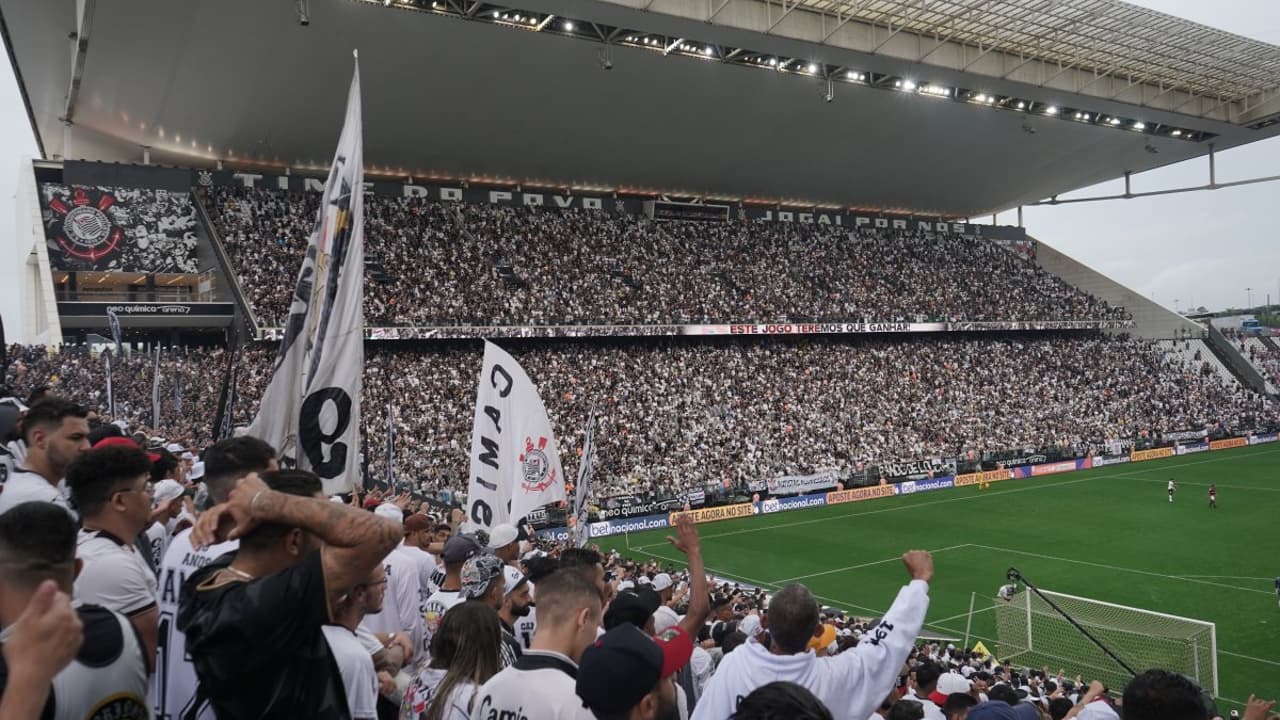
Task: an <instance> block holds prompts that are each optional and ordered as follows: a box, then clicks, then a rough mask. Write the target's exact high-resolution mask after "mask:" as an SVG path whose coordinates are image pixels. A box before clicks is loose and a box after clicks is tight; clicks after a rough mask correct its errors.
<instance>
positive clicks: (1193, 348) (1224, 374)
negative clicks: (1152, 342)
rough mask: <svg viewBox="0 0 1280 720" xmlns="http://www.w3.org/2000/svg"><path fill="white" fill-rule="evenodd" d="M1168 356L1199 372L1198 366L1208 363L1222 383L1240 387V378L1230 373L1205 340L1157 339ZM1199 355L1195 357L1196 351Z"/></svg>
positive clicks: (1231, 386)
mask: <svg viewBox="0 0 1280 720" xmlns="http://www.w3.org/2000/svg"><path fill="white" fill-rule="evenodd" d="M1156 344H1157V345H1159V346H1160V348H1161V349H1162V350H1164V351H1165V353H1166V354H1167V355H1168V356H1169V358H1170V359H1171V360H1173V361H1174V362H1177V363H1179V364H1180V365H1182V366H1183V367H1185V368H1187V369H1188V370H1190V371H1193V372H1200V368H1201V367H1202V366H1203V365H1204V363H1208V364H1209V367H1210V369H1212V370H1213V372H1214V374H1216V375H1217V376H1218V377H1219V378H1221V379H1222V382H1223V384H1225V385H1226V386H1227V387H1230V388H1238V387H1240V380H1239V379H1238V378H1236V376H1235V375H1233V374H1232V373H1231V371H1230V370H1229V369H1227V366H1226V365H1224V364H1223V363H1222V361H1221V360H1219V359H1218V356H1217V355H1215V354H1214V353H1213V351H1211V350H1210V349H1209V346H1208V345H1207V344H1206V343H1205V341H1203V340H1200V339H1198V338H1197V339H1189V340H1159V341H1157V343H1156ZM1197 352H1198V353H1199V355H1200V357H1199V358H1197V357H1196V353H1197Z"/></svg>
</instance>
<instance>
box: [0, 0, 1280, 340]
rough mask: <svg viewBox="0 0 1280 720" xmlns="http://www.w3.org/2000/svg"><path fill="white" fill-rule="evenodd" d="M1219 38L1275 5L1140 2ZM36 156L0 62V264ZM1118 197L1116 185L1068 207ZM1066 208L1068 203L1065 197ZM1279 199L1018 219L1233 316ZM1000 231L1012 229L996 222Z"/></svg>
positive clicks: (1195, 167)
mask: <svg viewBox="0 0 1280 720" xmlns="http://www.w3.org/2000/svg"><path fill="white" fill-rule="evenodd" d="M1137 4H1139V5H1144V6H1146V7H1150V8H1153V9H1155V10H1160V11H1162V12H1167V13H1171V14H1173V15H1177V16H1180V17H1184V18H1187V19H1189V20H1194V21H1196V22H1200V23H1204V24H1206V25H1211V26H1213V27H1217V28H1220V29H1223V30H1226V31H1228V32H1234V33H1238V34H1241V35H1247V36H1249V37H1253V38H1256V39H1258V40H1263V41H1265V42H1269V43H1273V44H1277V45H1280V12H1278V11H1277V8H1276V0H1221V1H1220V2H1212V3H1206V2H1204V1H1203V0H1138V3H1137ZM35 152H36V147H35V140H34V137H33V134H32V131H31V128H30V126H29V125H28V123H27V116H26V112H25V110H24V108H23V105H22V101H21V98H20V96H19V95H18V91H17V87H16V85H15V83H14V79H13V71H12V68H10V66H9V63H8V62H7V60H6V59H4V58H0V257H6V258H12V257H14V252H13V248H12V247H11V245H12V243H13V234H12V228H14V226H15V224H16V218H15V215H14V205H13V202H14V186H15V184H16V180H17V174H18V172H20V168H21V167H22V165H23V164H24V163H23V159H24V158H29V157H31V156H32V155H33V154H34V153H35ZM1278 172H1280V138H1273V139H1272V140H1270V141H1267V142H1262V143H1254V144H1252V145H1248V146H1246V147H1244V148H1239V149H1236V150H1231V151H1227V152H1224V153H1221V154H1220V155H1219V156H1218V180H1219V181H1221V182H1228V181H1231V180H1239V179H1245V178H1251V177H1262V176H1268V175H1275V174H1277V173H1278ZM1207 174H1208V170H1207V161H1205V160H1195V161H1190V162H1188V163H1183V164H1180V165H1174V166H1170V167H1167V168H1164V169H1161V170H1156V171H1152V172H1150V173H1146V174H1143V175H1138V176H1135V177H1134V179H1133V183H1134V189H1135V191H1145V190H1156V189H1162V188H1172V187H1181V186H1186V185H1199V184H1204V183H1205V182H1207V179H1206V178H1207ZM1116 192H1123V185H1122V183H1120V182H1118V181H1117V182H1113V183H1107V184H1103V185H1099V186H1095V187H1093V188H1087V189H1085V190H1082V191H1080V192H1079V193H1076V194H1075V195H1086V194H1088V195H1092V194H1110V193H1116ZM1064 197H1069V196H1064ZM1277 199H1280V182H1275V183H1262V184H1258V185H1251V186H1245V187H1241V188H1231V189H1226V190H1219V191H1215V192H1198V193H1183V194H1179V195H1169V196H1162V197H1155V198H1144V199H1137V200H1128V201H1109V202H1101V203H1081V204H1078V205H1068V206H1057V207H1040V208H1028V209H1027V211H1026V213H1025V216H1024V222H1025V224H1026V226H1027V229H1028V231H1029V232H1030V233H1031V234H1032V235H1034V236H1036V237H1038V238H1040V239H1042V240H1044V241H1045V242H1047V243H1049V244H1051V245H1053V246H1055V247H1057V248H1059V249H1060V250H1063V251H1065V252H1066V253H1068V254H1070V255H1072V256H1074V257H1076V258H1078V259H1080V260H1081V261H1083V262H1084V263H1086V264H1088V265H1090V266H1092V267H1094V268H1096V269H1097V270H1100V271H1101V272H1103V273H1105V274H1107V275H1110V276H1111V277H1113V278H1115V279H1117V280H1119V281H1120V282H1122V283H1124V284H1126V285H1129V286H1130V287H1133V288H1135V289H1137V290H1139V291H1141V292H1142V293H1144V294H1146V295H1148V296H1150V297H1153V298H1154V299H1155V300H1156V301H1157V302H1160V303H1162V304H1164V305H1166V306H1168V307H1170V308H1174V307H1177V308H1179V309H1185V308H1187V307H1191V306H1196V305H1204V306H1206V307H1208V308H1210V309H1215V310H1216V309H1221V308H1227V307H1240V306H1243V305H1244V304H1245V303H1246V300H1247V293H1246V290H1245V289H1246V288H1253V289H1254V290H1253V298H1254V302H1256V303H1261V302H1265V300H1266V295H1267V294H1268V293H1270V295H1271V298H1272V301H1273V302H1280V231H1277V230H1276V226H1277V223H1276V222H1275V221H1274V220H1273V219H1272V218H1271V213H1270V210H1271V209H1273V208H1274V207H1275V206H1276V201H1277ZM999 221H1000V222H1001V223H1008V224H1014V223H1016V217H1015V216H1014V215H1013V213H1006V214H1004V215H1003V216H1001V217H1000V218H999ZM20 267H21V266H20V264H19V263H15V262H8V261H6V262H0V314H3V317H4V322H5V326H6V328H9V331H10V337H14V336H15V335H17V334H18V332H15V331H18V327H17V325H18V323H20V322H21V317H20V315H21V314H20V313H19V302H20V301H21V299H20V296H19V289H18V278H19V272H20Z"/></svg>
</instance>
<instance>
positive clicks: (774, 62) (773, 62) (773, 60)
mask: <svg viewBox="0 0 1280 720" xmlns="http://www.w3.org/2000/svg"><path fill="white" fill-rule="evenodd" d="M769 67H778V58H769Z"/></svg>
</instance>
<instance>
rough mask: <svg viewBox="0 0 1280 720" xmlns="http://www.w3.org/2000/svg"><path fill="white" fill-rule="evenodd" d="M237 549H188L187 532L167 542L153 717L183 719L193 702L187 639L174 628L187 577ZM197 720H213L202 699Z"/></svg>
mask: <svg viewBox="0 0 1280 720" xmlns="http://www.w3.org/2000/svg"><path fill="white" fill-rule="evenodd" d="M238 549H240V541H239V540H231V541H228V542H224V543H219V544H217V545H210V546H209V547H207V548H204V549H203V550H196V549H195V548H193V547H192V546H191V531H190V530H183V531H182V532H180V533H178V534H177V535H174V536H173V538H172V539H170V540H169V546H168V547H167V548H165V552H164V559H163V560H161V561H160V581H159V584H160V602H159V607H160V634H159V640H158V642H157V653H156V655H157V657H156V677H155V682H153V683H151V693H150V700H151V707H152V709H153V713H152V714H153V715H154V716H155V717H158V718H159V717H169V718H172V719H173V720H183V719H184V718H186V717H187V712H188V711H189V710H190V709H191V707H190V706H191V705H193V704H194V703H195V702H196V690H197V689H198V688H199V687H200V682H199V680H197V679H196V667H195V665H193V664H192V663H191V660H190V659H188V658H187V636H186V634H185V633H183V632H182V631H181V630H179V629H178V623H177V617H178V600H179V598H180V597H181V592H182V586H183V584H185V583H186V581H187V578H189V577H191V576H192V575H194V574H195V572H196V571H197V570H199V569H200V568H202V567H204V566H205V565H208V564H209V563H211V562H213V561H214V560H216V559H217V558H218V557H220V556H222V555H225V554H227V553H229V552H234V551H236V550H238ZM195 717H196V718H197V720H214V714H213V707H212V706H211V705H210V704H209V701H208V700H207V699H206V700H204V701H203V702H201V703H200V707H199V708H196V710H195Z"/></svg>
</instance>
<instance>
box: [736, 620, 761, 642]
mask: <svg viewBox="0 0 1280 720" xmlns="http://www.w3.org/2000/svg"><path fill="white" fill-rule="evenodd" d="M738 629H739V630H741V631H742V633H743V634H744V635H746V636H747V637H749V638H753V637H755V636H757V635H759V634H760V633H762V632H764V627H763V626H761V625H760V616H759V615H748V616H746V617H744V618H742V622H740V623H738Z"/></svg>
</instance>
